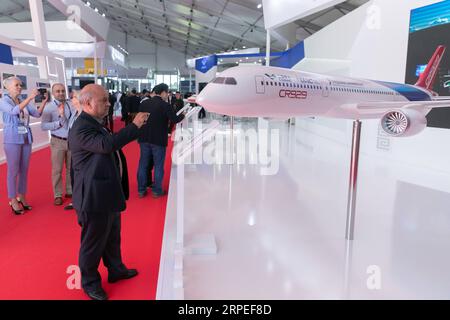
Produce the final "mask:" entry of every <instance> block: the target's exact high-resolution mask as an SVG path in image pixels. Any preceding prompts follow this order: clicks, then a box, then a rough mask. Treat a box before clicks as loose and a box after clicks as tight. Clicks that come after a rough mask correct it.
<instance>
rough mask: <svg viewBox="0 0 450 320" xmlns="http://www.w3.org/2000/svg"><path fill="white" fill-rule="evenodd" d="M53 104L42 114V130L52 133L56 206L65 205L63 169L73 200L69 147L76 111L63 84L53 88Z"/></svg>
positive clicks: (53, 184) (53, 182)
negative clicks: (68, 139)
mask: <svg viewBox="0 0 450 320" xmlns="http://www.w3.org/2000/svg"><path fill="white" fill-rule="evenodd" d="M52 96H53V102H52V103H50V104H49V105H48V106H47V108H45V111H44V112H43V114H42V122H41V128H42V130H49V131H50V135H51V138H50V150H51V161H52V186H53V195H54V202H53V204H54V205H55V206H61V205H62V204H63V198H62V197H63V177H62V175H63V169H64V165H65V167H66V187H65V189H66V195H65V197H66V198H72V183H71V182H70V181H71V180H70V158H71V157H70V151H69V147H68V145H67V137H68V136H69V121H70V119H71V117H72V116H73V114H74V113H75V109H74V108H73V106H72V104H71V103H70V101H67V100H66V87H65V86H64V84H62V83H55V84H54V85H53V86H52Z"/></svg>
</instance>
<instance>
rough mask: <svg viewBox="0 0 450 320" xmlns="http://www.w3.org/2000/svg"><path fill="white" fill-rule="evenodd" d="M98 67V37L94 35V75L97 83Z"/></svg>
mask: <svg viewBox="0 0 450 320" xmlns="http://www.w3.org/2000/svg"><path fill="white" fill-rule="evenodd" d="M97 73H98V68H97V37H94V77H95V84H97V78H98V74H97Z"/></svg>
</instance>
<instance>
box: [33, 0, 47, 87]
mask: <svg viewBox="0 0 450 320" xmlns="http://www.w3.org/2000/svg"><path fill="white" fill-rule="evenodd" d="M29 3H30V12H31V20H32V24H33V33H34V40H35V43H36V47H38V48H42V49H45V50H48V45H47V33H46V30H45V17H44V8H43V6H42V0H29ZM37 60H38V66H39V77H40V78H42V79H48V61H47V57H46V56H38V57H37Z"/></svg>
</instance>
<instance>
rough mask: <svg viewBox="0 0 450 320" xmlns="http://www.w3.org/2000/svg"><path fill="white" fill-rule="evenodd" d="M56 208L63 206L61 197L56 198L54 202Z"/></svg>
mask: <svg viewBox="0 0 450 320" xmlns="http://www.w3.org/2000/svg"><path fill="white" fill-rule="evenodd" d="M53 204H54V205H55V206H61V205H62V204H63V199H62V198H61V197H57V198H55V201H54V202H53Z"/></svg>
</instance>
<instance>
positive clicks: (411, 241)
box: [157, 119, 450, 299]
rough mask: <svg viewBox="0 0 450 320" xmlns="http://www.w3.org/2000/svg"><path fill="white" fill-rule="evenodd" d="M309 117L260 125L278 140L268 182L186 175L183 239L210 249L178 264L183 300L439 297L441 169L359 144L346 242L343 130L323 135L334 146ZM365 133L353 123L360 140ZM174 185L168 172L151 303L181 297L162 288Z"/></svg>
mask: <svg viewBox="0 0 450 320" xmlns="http://www.w3.org/2000/svg"><path fill="white" fill-rule="evenodd" d="M313 122H314V120H310V119H302V120H298V121H297V123H296V125H295V126H289V125H287V123H286V122H270V123H269V128H278V129H279V130H280V139H281V145H280V168H279V171H278V173H277V174H276V175H274V176H262V175H261V174H260V173H261V171H260V168H259V167H258V166H257V165H250V164H246V165H237V164H235V165H225V164H222V165H196V170H192V171H186V176H185V183H186V190H189V194H186V197H185V210H186V212H189V214H186V219H185V230H186V234H187V235H188V234H201V233H204V232H211V233H213V234H214V235H215V238H216V241H217V245H218V247H219V250H218V253H217V255H213V256H207V255H204V256H193V255H186V256H185V257H184V262H183V267H184V276H183V278H182V281H183V287H184V291H183V295H182V298H184V299H450V273H449V272H448V270H449V269H450V256H449V255H448V254H447V253H448V252H449V250H450V242H449V241H448V239H449V237H450V231H449V230H450V218H449V217H450V216H449V215H448V208H449V207H450V174H448V173H446V172H442V171H438V170H433V169H432V168H431V167H427V168H425V167H416V166H411V165H405V164H404V162H396V161H384V159H382V158H380V157H373V156H370V153H367V151H368V150H369V151H370V148H372V146H365V145H364V144H362V145H361V157H360V173H359V182H358V199H357V206H356V210H357V219H356V223H355V240H354V241H353V242H348V241H346V240H345V222H346V206H347V191H348V188H347V187H348V173H349V166H348V163H349V159H350V146H351V128H348V127H347V123H346V122H343V121H339V120H336V122H335V123H336V126H335V129H333V128H332V127H328V128H327V130H335V135H334V136H335V137H337V136H341V135H343V136H345V137H347V138H348V144H347V145H345V144H342V143H341V142H340V141H339V140H340V139H335V138H327V135H320V134H317V133H315V132H313V131H312V130H309V128H311V127H312V123H313ZM241 124H244V125H245V126H248V127H256V121H248V122H241V121H239V120H236V121H235V128H236V130H237V128H239V125H241ZM370 127H371V126H369V125H365V124H364V123H363V132H362V134H363V135H364V134H366V133H365V131H364V129H365V128H370ZM228 128H229V122H224V124H223V130H224V132H225V130H226V129H228ZM427 130H433V129H427ZM425 134H426V133H425ZM410 152H411V156H414V154H415V153H417V152H420V150H411V151H410ZM449 160H450V159H449ZM176 179H177V177H176V170H173V171H172V177H171V185H170V194H169V199H168V206H167V214H166V224H165V230H164V238H163V250H162V255H161V266H160V277H159V281H158V291H157V299H177V298H180V296H178V297H177V294H176V290H175V289H174V288H173V286H172V287H171V286H168V285H167V284H168V283H171V282H172V283H173V274H170V273H169V272H168V271H169V270H173V254H172V256H171V254H169V252H173V251H171V250H173V246H174V244H175V239H176V230H175V226H176V221H175V215H176V181H177V180H176ZM171 259H172V261H171Z"/></svg>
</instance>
